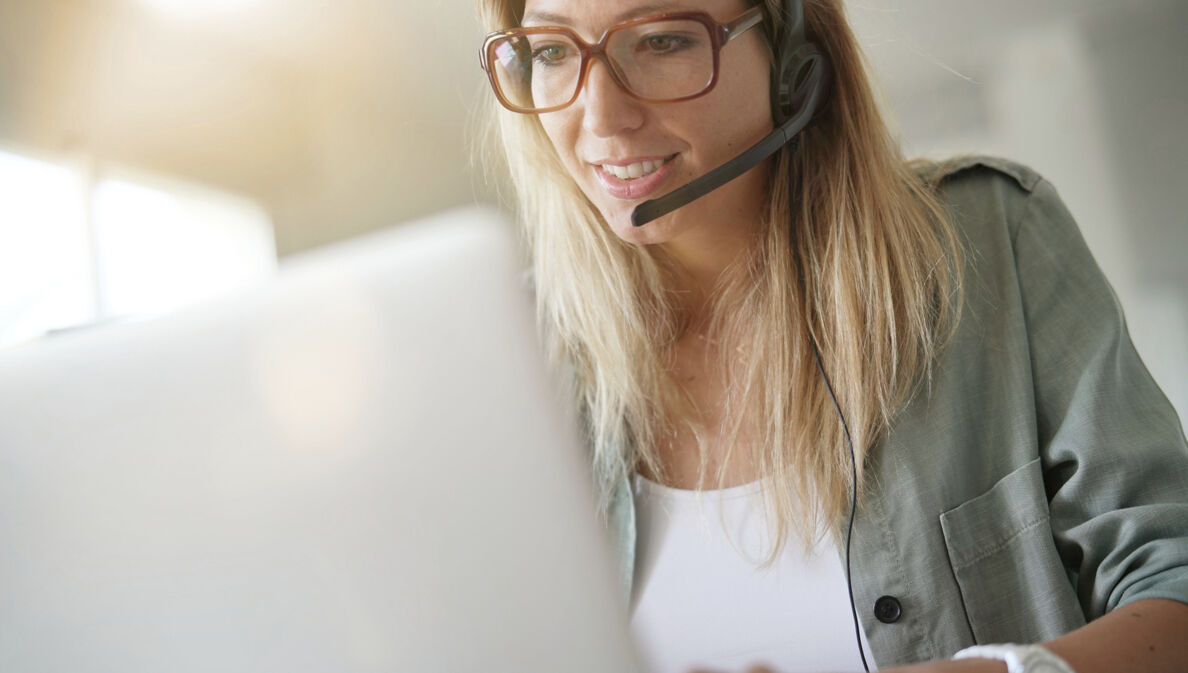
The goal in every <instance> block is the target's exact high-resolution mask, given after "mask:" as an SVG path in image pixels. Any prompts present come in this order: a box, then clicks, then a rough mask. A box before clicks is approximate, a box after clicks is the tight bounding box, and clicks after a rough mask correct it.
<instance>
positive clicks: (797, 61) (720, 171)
mask: <svg viewBox="0 0 1188 673" xmlns="http://www.w3.org/2000/svg"><path fill="white" fill-rule="evenodd" d="M784 19H785V24H784V30H783V31H782V34H781V35H779V36H778V37H777V38H776V43H775V44H774V45H773V49H774V51H775V63H774V64H773V65H774V67H773V68H772V74H771V117H772V121H773V122H774V123H775V128H774V129H772V131H771V133H769V134H767V135H766V136H765V137H764V138H763V139H761V140H760V141H759V142H757V143H755V144H754V145H752V146H751V147H749V148H747V149H746V150H745V151H743V153H742V154H739V155H738V156H736V157H734V158H733V159H731V160H730V161H727V162H726V163H724V164H722V165H721V166H718V167H717V168H715V169H713V170H711V171H710V172H708V173H706V174H705V175H703V176H701V177H699V178H697V179H696V180H693V181H692V182H690V183H689V184H687V185H684V186H682V187H678V188H677V189H675V190H673V191H672V192H669V193H668V194H666V195H664V196H661V197H659V198H656V199H652V200H650V201H645V202H644V203H642V204H640V205H639V206H637V207H636V208H635V210H634V211H632V213H631V224H632V225H634V226H636V227H641V226H643V225H645V224H647V223H648V222H651V221H652V220H654V219H656V218H658V217H660V216H662V215H667V214H668V213H670V212H672V211H674V210H676V209H677V208H680V207H681V206H684V205H686V204H688V203H689V202H691V201H694V200H695V199H698V198H701V197H702V196H705V195H706V194H708V193H710V192H712V191H713V190H715V189H717V188H718V187H721V186H722V185H724V184H726V183H727V182H730V181H731V180H733V179H735V178H737V177H738V176H740V175H742V174H743V173H746V172H747V171H749V170H751V169H752V168H754V167H755V166H757V165H758V164H759V162H760V161H763V160H764V159H766V158H768V157H770V156H771V155H773V154H775V153H776V151H777V150H779V149H780V148H781V147H783V146H784V145H787V144H788V143H790V142H795V140H796V137H797V135H798V134H799V133H800V132H801V131H802V130H804V128H805V127H806V126H808V124H809V122H810V121H812V118H813V115H814V114H816V112H817V110H818V109H819V108H820V107H821V104H822V102H824V100H825V95H826V92H827V90H828V88H829V82H830V80H831V77H830V72H831V69H830V66H829V60H828V59H827V58H826V57H825V54H824V52H822V51H821V50H820V49H819V48H818V47H817V46H816V45H815V44H813V43H812V42H809V41H808V40H807V38H806V37H805V32H804V7H803V6H802V5H801V2H800V0H786V1H785V2H784Z"/></svg>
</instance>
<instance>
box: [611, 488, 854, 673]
mask: <svg viewBox="0 0 1188 673" xmlns="http://www.w3.org/2000/svg"><path fill="white" fill-rule="evenodd" d="M633 486H634V489H635V503H636V505H635V506H636V517H637V522H636V525H637V530H638V538H637V541H636V545H637V546H636V552H635V553H636V562H635V581H634V585H633V589H632V597H631V630H632V633H633V634H634V635H635V639H636V642H637V644H638V647H639V652H640V655H641V657H642V659H643V662H644V663H645V664H646V665H647V666H648V670H649V671H650V672H651V673H688V671H690V670H692V669H695V668H706V669H713V670H723V671H743V670H746V669H747V668H748V667H749V666H752V665H756V664H764V665H766V666H768V667H770V668H772V669H773V670H776V671H779V672H780V673H801V672H803V673H820V672H821V671H836V672H838V673H844V672H847V671H862V660H861V658H860V657H859V654H858V645H857V643H856V642H855V640H854V622H853V617H852V616H851V614H850V599H849V594H848V591H847V589H846V578H845V570H844V568H843V567H842V562H841V560H840V558H839V555H838V553H837V548H836V546H835V545H834V543H833V539H832V538H831V537H825V538H823V539H822V541H821V542H819V543H818V544H817V545H816V547H815V548H814V549H813V550H812V551H811V553H809V554H807V555H806V554H805V552H804V550H803V549H802V548H801V545H799V544H797V543H796V542H795V541H789V543H788V544H786V545H785V546H784V550H783V552H782V553H781V555H780V556H779V558H778V560H777V561H776V563H775V564H774V565H773V566H771V567H770V568H769V569H767V570H760V569H758V568H757V566H758V565H759V563H760V562H762V559H763V558H765V555H766V553H767V550H768V549H769V545H768V540H769V536H768V533H767V528H766V515H765V514H764V510H763V503H762V501H761V495H760V483H759V482H754V483H751V484H746V485H744V486H738V487H735V488H728V489H725V490H721V491H700V492H698V491H686V490H679V489H673V488H668V487H666V486H662V485H660V484H657V483H655V482H653V481H649V480H647V479H644V478H643V477H641V476H639V475H635V477H634V482H633ZM723 522H724V523H725V526H723ZM861 638H862V647H863V649H864V650H865V651H866V660H867V662H868V664H869V665H870V668H871V670H872V671H873V670H875V663H874V658H873V657H871V655H870V648H869V646H868V645H867V642H866V634H861Z"/></svg>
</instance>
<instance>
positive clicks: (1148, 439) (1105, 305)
mask: <svg viewBox="0 0 1188 673" xmlns="http://www.w3.org/2000/svg"><path fill="white" fill-rule="evenodd" d="M1014 249H1015V257H1016V261H1017V264H1018V275H1019V282H1020V287H1019V290H1020V293H1021V295H1022V301H1023V310H1024V315H1025V319H1026V321H1027V333H1028V338H1029V342H1030V343H1029V346H1030V349H1031V364H1032V372H1033V380H1034V385H1035V403H1036V423H1037V427H1036V430H1037V434H1038V440H1039V444H1040V447H1039V448H1040V455H1041V458H1042V460H1043V474H1044V487H1045V490H1046V492H1047V494H1048V498H1049V502H1050V505H1049V509H1050V513H1051V525H1052V531H1053V536H1054V539H1055V541H1056V545H1057V548H1058V550H1059V552H1060V555H1061V558H1062V559H1063V561H1064V563H1065V566H1066V569H1067V570H1068V572H1069V576H1070V578H1071V579H1072V580H1073V582H1074V584H1075V586H1076V591H1077V596H1078V598H1079V600H1080V602H1081V606H1082V608H1083V609H1084V612H1085V615H1086V617H1087V618H1089V619H1092V618H1094V617H1097V616H1100V615H1102V614H1104V613H1106V612H1108V611H1110V610H1113V609H1114V608H1117V607H1119V606H1121V605H1124V604H1126V603H1129V602H1133V601H1136V600H1140V599H1144V598H1166V599H1172V600H1177V601H1181V602H1185V603H1188V443H1186V442H1185V437H1184V431H1183V428H1182V425H1181V423H1180V420H1179V419H1178V418H1177V416H1176V413H1175V410H1174V409H1173V408H1172V406H1171V404H1170V403H1169V402H1168V400H1167V398H1166V396H1165V395H1164V394H1163V392H1162V391H1161V390H1160V389H1159V387H1158V386H1157V385H1156V383H1155V381H1154V380H1153V379H1152V377H1151V375H1150V373H1149V372H1148V371H1147V368H1146V366H1145V365H1144V364H1143V362H1142V360H1141V359H1140V358H1139V355H1138V353H1137V352H1136V351H1135V348H1134V345H1133V344H1132V343H1131V340H1130V336H1129V334H1128V333H1127V330H1126V323H1125V320H1124V318H1123V314H1122V310H1121V307H1120V305H1119V303H1118V300H1117V298H1116V296H1115V295H1114V293H1113V291H1112V290H1111V288H1110V286H1109V284H1108V283H1107V281H1106V280H1105V278H1104V276H1103V274H1102V272H1101V270H1100V269H1099V268H1098V266H1097V264H1096V262H1095V261H1094V260H1093V257H1092V255H1091V254H1090V252H1089V250H1088V248H1087V246H1086V245H1085V242H1084V240H1083V239H1082V237H1081V234H1080V232H1079V231H1078V229H1077V227H1076V225H1075V223H1074V222H1073V219H1072V216H1071V215H1070V214H1069V212H1068V211H1067V209H1066V208H1065V206H1064V204H1063V203H1062V202H1061V200H1060V198H1059V197H1058V196H1057V194H1056V191H1055V189H1054V188H1053V187H1052V186H1051V185H1050V184H1049V183H1047V182H1046V181H1041V182H1040V183H1039V184H1037V185H1036V188H1035V189H1034V190H1033V192H1032V194H1031V196H1030V197H1029V203H1028V204H1027V208H1026V210H1025V212H1024V216H1023V217H1022V218H1021V220H1020V221H1019V223H1018V229H1017V230H1016V231H1015V232H1014Z"/></svg>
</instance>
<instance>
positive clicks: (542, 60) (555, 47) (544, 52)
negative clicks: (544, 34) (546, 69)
mask: <svg viewBox="0 0 1188 673" xmlns="http://www.w3.org/2000/svg"><path fill="white" fill-rule="evenodd" d="M570 51H571V50H570V48H569V46H568V45H564V44H560V43H552V44H541V45H537V46H536V47H535V48H534V49H533V50H532V61H533V62H535V63H539V64H541V65H557V64H558V63H560V62H561V61H564V60H565V59H566V58H567V57H568V56H569V52H570Z"/></svg>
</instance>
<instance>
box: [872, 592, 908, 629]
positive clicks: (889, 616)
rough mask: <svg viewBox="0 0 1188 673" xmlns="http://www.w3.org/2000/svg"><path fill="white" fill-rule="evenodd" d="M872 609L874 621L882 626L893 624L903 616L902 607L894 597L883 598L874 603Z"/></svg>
mask: <svg viewBox="0 0 1188 673" xmlns="http://www.w3.org/2000/svg"><path fill="white" fill-rule="evenodd" d="M874 608H875V609H874V613H875V619H878V620H879V621H880V622H882V623H884V624H894V623H895V622H897V621H899V618H900V617H902V616H903V606H902V605H900V604H899V599H898V598H896V597H894V596H883V597H882V598H880V599H879V600H877V601H875V606H874Z"/></svg>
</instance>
